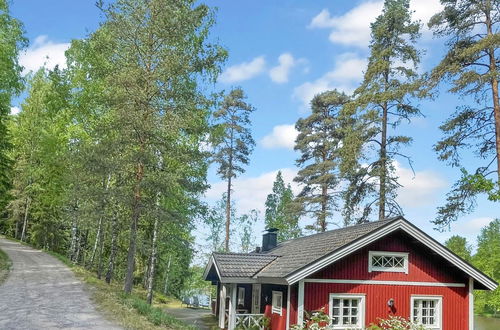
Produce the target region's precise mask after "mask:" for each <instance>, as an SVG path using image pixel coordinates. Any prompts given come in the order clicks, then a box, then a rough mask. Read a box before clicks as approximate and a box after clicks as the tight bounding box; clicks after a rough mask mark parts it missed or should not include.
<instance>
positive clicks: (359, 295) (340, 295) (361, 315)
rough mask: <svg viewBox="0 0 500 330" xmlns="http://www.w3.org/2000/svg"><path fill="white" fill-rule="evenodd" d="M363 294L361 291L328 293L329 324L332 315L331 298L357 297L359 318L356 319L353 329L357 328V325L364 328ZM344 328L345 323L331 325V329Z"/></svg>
mask: <svg viewBox="0 0 500 330" xmlns="http://www.w3.org/2000/svg"><path fill="white" fill-rule="evenodd" d="M365 296H366V295H365V294H363V293H352V294H351V293H330V295H329V298H328V316H329V317H330V325H331V322H332V321H331V320H332V317H333V303H332V300H333V299H342V298H347V299H359V300H360V304H359V305H358V308H359V313H358V316H359V319H358V324H356V327H355V329H358V328H359V327H361V328H364V327H365V310H366V306H365ZM337 328H339V329H345V325H340V326H333V329H337Z"/></svg>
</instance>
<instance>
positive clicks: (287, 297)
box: [286, 285, 292, 330]
mask: <svg viewBox="0 0 500 330" xmlns="http://www.w3.org/2000/svg"><path fill="white" fill-rule="evenodd" d="M291 290H292V287H291V286H290V285H289V286H288V287H287V290H286V330H289V329H290V295H291Z"/></svg>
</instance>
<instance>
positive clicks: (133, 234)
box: [123, 148, 144, 293]
mask: <svg viewBox="0 0 500 330" xmlns="http://www.w3.org/2000/svg"><path fill="white" fill-rule="evenodd" d="M143 149H144V148H141V151H144V150H143ZM143 178H144V165H143V164H142V163H141V162H140V163H139V164H137V170H136V183H135V186H134V200H133V203H132V218H131V221H130V237H129V248H128V253H127V272H126V274H125V283H124V286H123V291H125V293H131V292H132V286H133V284H134V269H135V252H136V249H137V224H138V222H139V217H140V216H141V199H142V195H141V194H142V191H141V184H142V179H143Z"/></svg>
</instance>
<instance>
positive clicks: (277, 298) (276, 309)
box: [271, 291, 283, 316]
mask: <svg viewBox="0 0 500 330" xmlns="http://www.w3.org/2000/svg"><path fill="white" fill-rule="evenodd" d="M277 302H279V306H278V305H277ZM271 303H272V308H271V313H272V314H279V315H280V316H281V315H282V313H283V292H281V291H273V292H272V301H271Z"/></svg>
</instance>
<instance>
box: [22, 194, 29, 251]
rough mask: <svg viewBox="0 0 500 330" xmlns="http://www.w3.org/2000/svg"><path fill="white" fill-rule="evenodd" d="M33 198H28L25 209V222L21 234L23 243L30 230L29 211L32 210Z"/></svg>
mask: <svg viewBox="0 0 500 330" xmlns="http://www.w3.org/2000/svg"><path fill="white" fill-rule="evenodd" d="M30 203H31V198H29V197H27V198H26V207H25V208H24V221H23V230H22V232H21V242H24V240H25V238H26V230H27V229H28V211H29V208H30Z"/></svg>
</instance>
